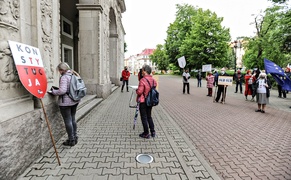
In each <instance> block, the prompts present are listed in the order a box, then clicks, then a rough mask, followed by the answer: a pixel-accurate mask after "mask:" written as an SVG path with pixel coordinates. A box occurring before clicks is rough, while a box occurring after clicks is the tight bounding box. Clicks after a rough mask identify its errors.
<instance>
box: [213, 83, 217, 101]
mask: <svg viewBox="0 0 291 180" xmlns="http://www.w3.org/2000/svg"><path fill="white" fill-rule="evenodd" d="M216 91H217V86H215V90H214V95H213V102H215V96H216Z"/></svg>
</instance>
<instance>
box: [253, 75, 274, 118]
mask: <svg viewBox="0 0 291 180" xmlns="http://www.w3.org/2000/svg"><path fill="white" fill-rule="evenodd" d="M255 89H256V92H257V94H256V99H257V103H258V109H257V110H255V111H256V112H261V113H265V108H266V104H269V97H270V89H271V83H270V81H269V80H268V79H267V75H266V73H265V71H262V72H261V73H260V74H259V78H258V79H257V81H256V86H255Z"/></svg>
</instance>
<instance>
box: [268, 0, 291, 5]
mask: <svg viewBox="0 0 291 180" xmlns="http://www.w3.org/2000/svg"><path fill="white" fill-rule="evenodd" d="M269 1H272V2H274V3H280V4H281V3H286V2H288V1H289V0H269Z"/></svg>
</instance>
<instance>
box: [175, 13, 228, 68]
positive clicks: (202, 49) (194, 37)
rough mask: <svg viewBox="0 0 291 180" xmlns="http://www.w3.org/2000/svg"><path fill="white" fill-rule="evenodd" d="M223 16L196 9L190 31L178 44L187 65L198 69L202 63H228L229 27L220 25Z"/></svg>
mask: <svg viewBox="0 0 291 180" xmlns="http://www.w3.org/2000/svg"><path fill="white" fill-rule="evenodd" d="M222 21H223V18H220V17H217V15H216V13H213V12H211V11H210V10H206V11H204V10H202V9H201V8H200V9H198V10H197V13H196V15H195V16H192V17H191V19H190V22H191V24H192V26H191V29H190V31H189V32H188V33H187V35H186V37H185V39H184V40H183V42H182V45H181V46H180V49H179V50H180V51H181V53H182V54H183V55H185V57H186V59H187V62H188V67H189V68H196V69H200V68H201V67H202V65H204V64H212V66H213V67H216V66H220V67H222V66H227V65H229V61H230V59H229V58H228V53H229V44H228V43H229V41H230V34H229V29H226V28H224V27H222V25H221V22H222Z"/></svg>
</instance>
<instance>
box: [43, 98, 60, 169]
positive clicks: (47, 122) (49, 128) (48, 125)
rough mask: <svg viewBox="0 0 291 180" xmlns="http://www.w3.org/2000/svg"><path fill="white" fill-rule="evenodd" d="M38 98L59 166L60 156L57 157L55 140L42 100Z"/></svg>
mask: <svg viewBox="0 0 291 180" xmlns="http://www.w3.org/2000/svg"><path fill="white" fill-rule="evenodd" d="M39 100H40V102H41V106H42V109H43V113H44V116H45V120H46V124H47V127H48V130H49V133H50V137H51V140H52V143H53V146H54V149H55V153H56V157H57V160H58V163H59V166H60V165H61V162H60V158H59V155H58V151H57V148H56V144H55V140H54V137H53V134H52V131H51V127H50V124H49V121H48V118H47V115H46V112H45V109H44V105H43V102H42V100H41V99H39Z"/></svg>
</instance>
